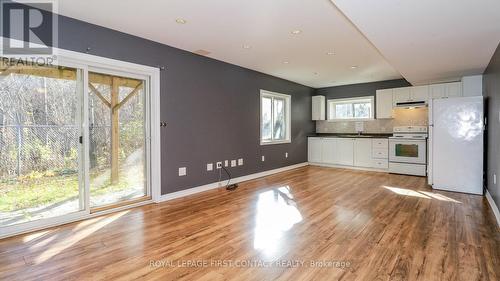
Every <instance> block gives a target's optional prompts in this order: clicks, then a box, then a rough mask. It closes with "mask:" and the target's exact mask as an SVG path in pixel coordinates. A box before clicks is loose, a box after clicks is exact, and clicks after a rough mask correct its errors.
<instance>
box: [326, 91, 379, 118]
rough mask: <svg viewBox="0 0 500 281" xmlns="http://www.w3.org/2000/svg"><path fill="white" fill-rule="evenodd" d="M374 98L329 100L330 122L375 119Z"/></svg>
mask: <svg viewBox="0 0 500 281" xmlns="http://www.w3.org/2000/svg"><path fill="white" fill-rule="evenodd" d="M373 108H374V100H373V96H368V97H359V98H348V99H331V100H328V120H362V119H373V116H374V114H373V113H374V112H373Z"/></svg>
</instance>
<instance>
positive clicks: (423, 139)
mask: <svg viewBox="0 0 500 281" xmlns="http://www.w3.org/2000/svg"><path fill="white" fill-rule="evenodd" d="M427 137H428V134H427V126H404V127H394V129H393V136H392V137H390V138H389V172H391V173H395V174H405V175H415V176H425V175H426V174H427Z"/></svg>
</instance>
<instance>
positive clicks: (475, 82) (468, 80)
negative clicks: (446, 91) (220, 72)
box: [462, 75, 483, 97]
mask: <svg viewBox="0 0 500 281" xmlns="http://www.w3.org/2000/svg"><path fill="white" fill-rule="evenodd" d="M482 95H483V75H473V76H464V77H462V96H464V97H474V96H482Z"/></svg>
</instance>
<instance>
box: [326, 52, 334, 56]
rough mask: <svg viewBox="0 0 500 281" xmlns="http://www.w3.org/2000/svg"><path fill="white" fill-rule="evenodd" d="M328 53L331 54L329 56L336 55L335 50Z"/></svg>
mask: <svg viewBox="0 0 500 281" xmlns="http://www.w3.org/2000/svg"><path fill="white" fill-rule="evenodd" d="M326 54H327V55H329V56H333V55H335V53H334V52H328V53H326Z"/></svg>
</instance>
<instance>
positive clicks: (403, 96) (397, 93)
mask: <svg viewBox="0 0 500 281" xmlns="http://www.w3.org/2000/svg"><path fill="white" fill-rule="evenodd" d="M392 100H393V105H394V106H396V103H398V102H407V101H410V87H405V88H396V89H394V92H393V95H392Z"/></svg>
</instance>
